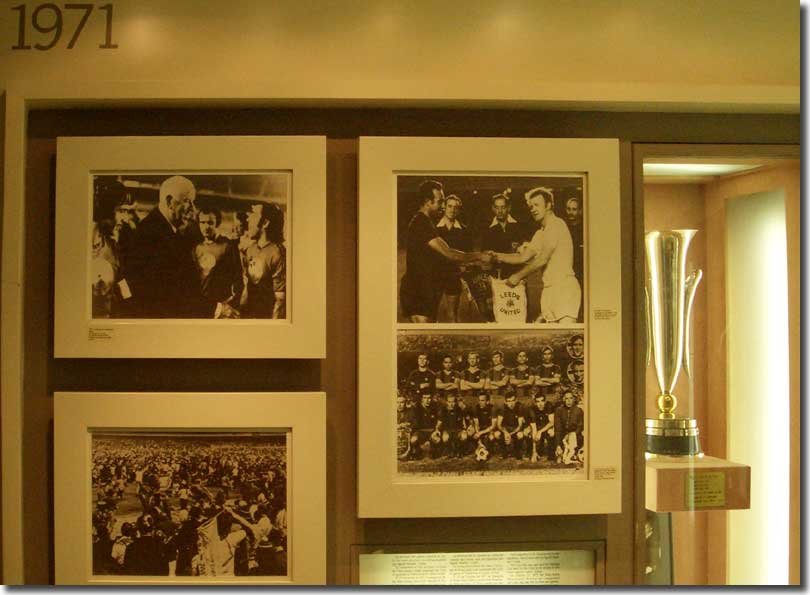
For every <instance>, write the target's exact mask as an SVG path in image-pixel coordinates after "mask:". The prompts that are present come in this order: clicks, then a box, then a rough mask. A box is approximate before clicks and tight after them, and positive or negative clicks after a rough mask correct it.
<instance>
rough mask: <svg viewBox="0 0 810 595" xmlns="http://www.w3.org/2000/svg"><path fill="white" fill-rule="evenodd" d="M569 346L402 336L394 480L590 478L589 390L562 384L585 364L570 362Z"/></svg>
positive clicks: (516, 338)
mask: <svg viewBox="0 0 810 595" xmlns="http://www.w3.org/2000/svg"><path fill="white" fill-rule="evenodd" d="M573 336H579V337H581V335H579V334H578V333H576V332H572V331H557V330H553V331H552V330H547V331H545V330H544V331H534V332H531V333H528V332H515V331H494V332H484V331H468V332H465V331H400V332H399V333H398V335H397V385H398V390H397V395H396V404H397V422H396V423H397V440H398V442H397V460H398V463H397V470H398V472H399V474H400V475H407V476H427V477H458V478H461V477H473V478H476V477H491V476H499V475H500V476H507V475H508V476H512V475H514V476H526V475H533V476H538V477H555V478H570V479H584V478H586V477H587V471H586V468H585V463H586V460H587V454H586V453H587V446H588V444H587V431H586V428H587V424H588V422H589V421H590V420H589V416H588V415H587V407H588V399H587V392H586V385H585V383H584V381H583V382H579V383H575V382H572V381H570V380H569V379H567V378H565V377H563V374H562V371H563V369H565V368H566V367H568V366H569V365H570V364H571V362H573V361H576V362H578V363H580V364H583V363H584V362H583V360H571V361H569V360H570V356H569V355H568V354H567V353H566V350H565V347H566V345H567V344H568V342H569V341H570V340H571V338H572V337H573ZM583 380H584V378H583Z"/></svg>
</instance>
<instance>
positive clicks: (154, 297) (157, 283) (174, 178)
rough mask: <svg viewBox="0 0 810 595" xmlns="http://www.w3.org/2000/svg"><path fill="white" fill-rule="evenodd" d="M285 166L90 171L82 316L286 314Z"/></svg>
mask: <svg viewBox="0 0 810 595" xmlns="http://www.w3.org/2000/svg"><path fill="white" fill-rule="evenodd" d="M289 192H290V176H289V174H288V173H274V174H265V175H258V174H227V175H226V174H216V175H213V174H210V175H199V174H194V175H180V174H178V175H130V174H122V175H95V176H94V177H93V221H92V234H91V238H90V267H91V271H90V273H91V274H90V282H91V292H92V316H93V318H95V319H98V318H146V319H151V318H173V319H188V318H195V319H196V318H220V319H226V318H230V319H235V318H272V319H285V318H286V317H287V270H288V268H289V259H288V257H287V255H288V253H289V246H288V241H289V221H288V219H289V217H288V207H289V205H288V202H289V200H288V195H289Z"/></svg>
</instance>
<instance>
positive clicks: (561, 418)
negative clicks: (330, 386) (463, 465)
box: [397, 387, 585, 464]
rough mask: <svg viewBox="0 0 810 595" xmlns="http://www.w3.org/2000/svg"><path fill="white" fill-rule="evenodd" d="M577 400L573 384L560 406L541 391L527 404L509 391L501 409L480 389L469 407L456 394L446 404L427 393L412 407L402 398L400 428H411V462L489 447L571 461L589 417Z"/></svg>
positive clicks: (506, 453) (504, 454)
mask: <svg viewBox="0 0 810 595" xmlns="http://www.w3.org/2000/svg"><path fill="white" fill-rule="evenodd" d="M576 401H577V397H576V395H575V391H574V390H573V389H571V388H570V387H566V388H565V389H563V392H562V403H560V404H559V405H557V406H554V405H553V404H552V403H550V402H547V400H546V397H545V395H543V394H542V393H541V392H537V393H536V394H535V395H534V397H533V398H532V399H531V401H530V402H529V403H526V404H525V405H524V404H522V403H519V402H518V401H517V398H516V396H515V393H514V391H509V392H507V394H506V396H505V398H504V405H503V406H502V407H500V408H499V409H498V410H497V411H496V410H495V406H494V405H493V404H492V402H491V401H490V397H489V395H488V394H487V393H480V394H479V395H478V402H477V403H476V405H475V406H474V407H472V408H471V409H468V408H467V407H466V405H465V403H464V401H463V399H461V398H459V397H458V396H457V394H456V393H454V392H450V393H447V395H446V402H445V404H444V405H443V406H442V405H441V404H439V403H438V402H437V401H435V400H434V399H433V395H432V394H431V393H430V392H424V393H422V394H421V396H420V403H419V404H418V405H415V406H413V407H410V408H409V407H407V406H406V400H405V397H404V396H398V397H397V426H398V427H399V428H403V427H405V428H407V429H409V430H410V432H411V436H410V442H411V448H410V449H409V451H408V455H407V458H408V459H409V460H415V459H420V458H423V457H426V456H429V457H431V458H437V457H440V456H450V457H458V458H461V457H465V456H468V455H470V454H473V453H474V452H475V450H476V448H477V447H478V446H480V445H484V446H485V447H486V449H487V450H488V451H489V452H491V453H493V454H498V455H500V456H501V457H503V458H507V457H514V458H516V459H522V458H524V457H526V458H529V459H531V460H532V461H537V460H538V459H539V458H540V457H543V456H545V457H546V458H548V459H549V460H557V462H563V463H566V464H569V463H572V462H575V461H574V459H575V457H576V456H577V453H578V452H579V451H580V450H581V449H582V446H583V432H584V421H585V415H584V413H583V411H582V409H581V408H580V407H579V405H577V403H576Z"/></svg>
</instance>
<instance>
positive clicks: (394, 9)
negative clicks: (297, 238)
mask: <svg viewBox="0 0 810 595" xmlns="http://www.w3.org/2000/svg"><path fill="white" fill-rule="evenodd" d="M26 4H27V5H28V7H29V8H28V11H29V12H28V17H29V18H30V16H31V9H32V8H33V6H35V5H36V3H26ZM113 4H114V13H113V14H114V18H113V35H112V37H113V41H114V42H115V43H117V44H118V48H117V49H114V50H112V49H107V50H102V49H99V48H98V45H99V43H101V42H103V40H104V38H105V23H106V20H105V13H103V12H102V11H100V10H96V11H95V12H94V13H93V14H92V15H91V16H90V18H89V19H88V20H87V23H86V25H85V28H84V30H83V31H82V33H81V35H80V37H79V39H78V41H77V43H76V44H75V47H74V48H73V49H71V50H67V49H66V45H67V42H68V41H69V40H70V38H71V36H72V34H73V31H74V30H75V28H76V25H77V24H78V20H79V17H80V15H81V11H76V10H74V11H65V17H64V32H63V35H62V39H61V41H59V42H58V43H57V45H56V46H55V47H54V48H53V49H51V50H47V51H38V50H27V51H26V50H16V51H14V50H11V49H10V48H11V46H12V45H14V44H15V43H16V41H17V39H16V36H17V26H16V25H17V18H18V12H16V11H11V12H9V11H8V9H6V13H5V17H6V19H5V21H6V23H7V25H8V26H7V27H5V28H4V31H5V32H4V37H3V39H2V44H0V64H3V73H2V76H1V77H0V89H2V88H3V87H5V83H6V82H7V81H10V80H20V79H29V80H40V81H46V82H53V81H65V80H77V81H92V82H95V81H124V80H126V81H135V82H139V83H151V84H155V85H156V86H157V88H158V89H160V91H159V92H158V93H159V94H160V95H161V96H171V95H173V94H174V93H175V91H174V90H179V89H182V88H184V87H187V86H188V84H189V82H192V83H193V84H194V85H204V86H205V87H206V88H207V89H208V91H207V93H205V94H203V93H200V95H207V94H211V96H212V97H222V98H242V97H253V98H254V99H258V98H262V97H266V98H268V99H271V98H272V99H282V100H293V99H295V100H305V101H310V100H329V101H339V100H362V101H364V102H368V101H376V100H385V101H389V102H393V103H396V104H399V105H402V104H409V105H413V104H414V103H417V102H425V103H428V104H431V105H447V104H456V105H458V104H460V103H461V102H464V103H465V104H466V105H467V106H470V105H471V104H472V102H476V101H482V102H489V103H493V102H497V103H500V104H501V105H502V103H503V102H516V103H518V104H521V103H522V104H529V105H535V106H536V105H538V104H543V105H549V104H550V105H558V106H562V105H573V106H577V107H579V108H583V107H586V106H589V105H590V106H593V107H596V106H600V107H606V106H609V107H612V109H633V110H636V111H638V110H655V111H658V110H669V109H672V110H683V109H691V110H697V111H702V110H710V111H790V112H793V113H798V111H799V100H800V91H799V84H800V63H799V57H800V48H799V41H800V35H799V10H798V6H797V4H796V2H795V1H791V0H773V1H771V2H768V3H764V2H761V1H760V0H713V1H712V2H699V3H683V2H681V3H674V2H670V1H668V0H629V1H625V2H621V3H617V2H612V1H610V0H589V1H588V2H558V1H555V0H516V1H512V2H491V1H489V0H466V1H465V2H460V1H458V0H456V1H448V2H436V1H432V0H416V1H413V2H394V1H392V0H359V1H352V2H349V1H335V2H310V3H307V2H299V1H296V0H273V1H272V2H266V1H264V0H233V1H231V2H199V1H193V0H173V1H172V2H165V1H163V0H116V2H114V3H113ZM41 18H42V20H43V22H50V21H51V20H52V18H53V17H52V15H51V14H50V13H49V12H48V11H45V12H44V13H43V14H42V15H41ZM27 38H28V39H27V41H28V42H29V43H30V44H33V43H43V42H47V41H48V40H49V39H50V37H49V36H47V35H42V34H38V33H36V32H35V31H34V30H33V29H32V28H31V27H30V25H29V26H28V36H27ZM651 48H654V50H651Z"/></svg>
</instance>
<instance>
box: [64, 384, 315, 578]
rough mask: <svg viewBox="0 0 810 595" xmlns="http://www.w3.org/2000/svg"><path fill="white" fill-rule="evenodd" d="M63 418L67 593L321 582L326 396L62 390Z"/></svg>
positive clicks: (65, 573) (65, 572) (65, 574)
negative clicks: (104, 587)
mask: <svg viewBox="0 0 810 595" xmlns="http://www.w3.org/2000/svg"><path fill="white" fill-rule="evenodd" d="M55 413H56V417H55V420H56V421H55V423H56V434H55V444H56V456H55V470H56V471H55V476H56V481H55V513H56V517H55V528H56V544H57V545H56V559H57V584H93V583H104V584H141V583H143V584H163V583H167V584H168V583H182V584H221V583H224V584H230V583H250V584H259V583H262V584H264V583H279V584H319V583H321V582H323V580H325V543H324V539H325V518H326V517H325V515H326V510H325V442H324V432H325V407H324V398H323V395H322V394H307V393H301V394H295V395H292V394H273V393H267V394H234V395H223V394H217V395H213V394H200V395H189V394H174V395H169V394H163V395H161V394H97V393H89V394H79V393H57V395H56V409H55ZM212 422H216V424H217V425H216V426H214V425H212ZM68 444H71V445H72V446H67V445H68ZM319 445H320V446H319Z"/></svg>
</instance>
